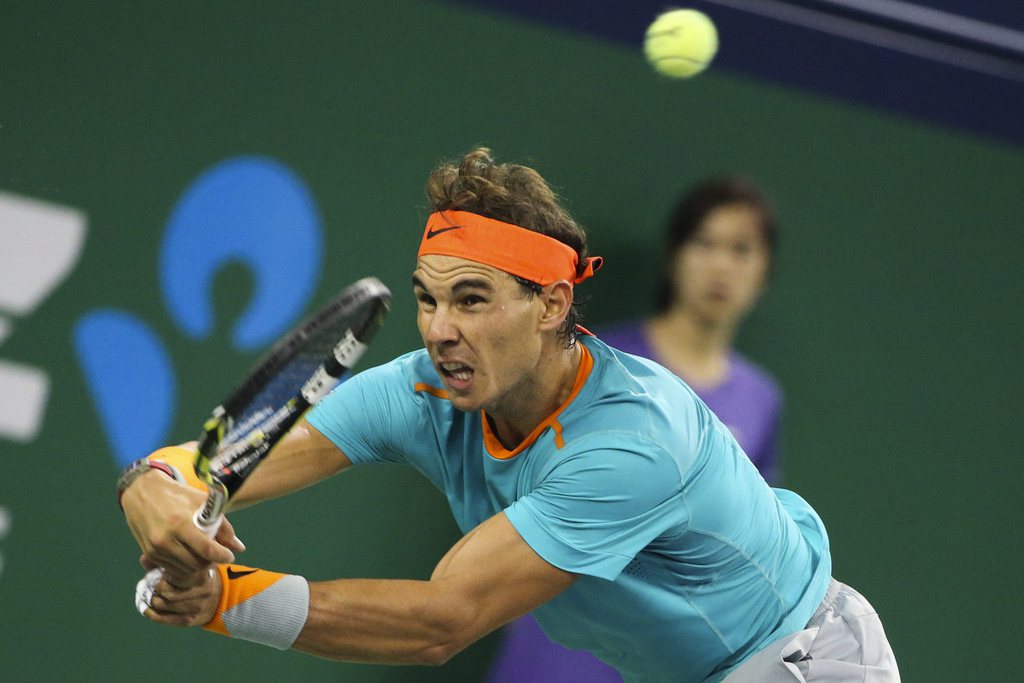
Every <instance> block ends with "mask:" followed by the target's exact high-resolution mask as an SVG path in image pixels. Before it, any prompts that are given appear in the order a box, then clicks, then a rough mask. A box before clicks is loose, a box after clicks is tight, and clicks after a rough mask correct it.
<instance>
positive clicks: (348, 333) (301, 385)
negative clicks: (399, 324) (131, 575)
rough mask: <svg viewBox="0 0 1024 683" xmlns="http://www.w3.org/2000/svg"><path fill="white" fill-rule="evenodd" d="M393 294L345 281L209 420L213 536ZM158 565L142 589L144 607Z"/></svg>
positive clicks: (204, 474)
mask: <svg viewBox="0 0 1024 683" xmlns="http://www.w3.org/2000/svg"><path fill="white" fill-rule="evenodd" d="M390 302H391V292H390V291H389V290H388V288H387V287H386V286H384V284H383V283H382V282H381V281H380V280H378V279H376V278H372V277H368V278H364V279H362V280H359V281H358V282H356V283H354V284H352V285H350V286H349V287H346V288H345V289H344V290H342V291H341V292H340V293H339V294H338V295H336V296H335V297H334V298H333V299H331V301H329V302H328V303H327V304H326V305H324V306H323V307H322V308H320V309H319V310H317V311H316V312H315V313H313V314H312V315H311V316H309V317H308V318H306V319H305V320H304V321H302V322H301V323H300V324H299V325H298V326H296V327H295V328H294V329H293V330H291V331H290V332H288V333H287V334H286V335H285V336H284V337H282V338H281V339H280V340H278V341H277V342H276V343H275V344H274V345H273V347H271V349H270V350H269V351H268V352H267V353H266V355H265V356H264V357H263V358H262V359H261V360H260V362H259V363H258V364H257V366H256V368H255V369H254V370H253V371H252V372H251V373H249V375H248V376H247V377H246V378H245V380H244V381H242V383H241V384H240V385H239V386H238V387H237V388H236V389H235V390H234V391H233V392H232V393H231V394H230V395H229V396H228V398H227V399H226V400H225V401H224V402H223V403H221V404H220V405H219V406H217V407H216V408H215V409H214V410H213V412H212V413H211V415H210V417H209V418H208V419H207V420H206V422H205V423H204V425H203V430H202V434H201V435H200V436H199V441H198V444H197V446H196V456H195V463H194V466H195V471H196V475H197V476H198V477H199V478H200V479H202V480H203V481H204V482H205V483H206V485H207V487H208V489H209V493H208V495H207V499H206V502H205V504H204V505H203V506H202V507H201V508H199V509H198V510H197V511H196V512H195V515H193V521H194V522H195V524H196V526H197V527H199V528H200V529H202V530H203V532H204V533H206V534H207V535H209V536H214V535H215V534H216V533H217V529H218V528H219V527H220V525H221V521H222V520H223V519H224V508H225V507H226V505H227V503H228V500H229V499H230V498H231V496H232V495H234V493H235V492H236V491H237V490H238V489H239V488H240V487H241V486H242V484H243V483H244V482H245V480H246V478H247V477H248V476H249V475H250V474H252V472H253V471H254V470H255V469H256V467H257V466H258V465H259V464H260V463H261V462H262V461H263V459H264V458H266V457H267V454H269V453H270V451H271V449H272V448H273V447H274V445H275V444H276V443H277V442H278V441H280V440H281V438H282V437H283V436H284V435H285V434H287V433H288V430H289V429H291V428H292V426H293V425H294V424H295V423H296V422H297V421H298V420H299V418H300V417H302V415H303V414H304V413H305V412H306V411H307V410H308V409H309V408H310V407H311V406H314V405H316V404H317V403H318V402H319V401H320V399H322V398H323V397H324V396H326V395H327V394H328V393H329V392H330V391H331V389H333V388H334V387H335V386H337V384H338V383H339V382H340V381H341V379H342V377H343V376H344V375H345V374H346V373H347V372H348V371H350V370H351V369H352V367H353V366H354V365H355V364H356V362H357V361H358V360H359V358H360V357H361V356H362V355H363V352H364V351H365V350H366V348H367V344H368V343H369V342H370V340H371V339H372V337H373V335H374V334H375V333H376V332H377V330H378V329H380V326H381V324H382V323H383V322H384V317H385V315H386V314H387V311H388V308H389V305H390ZM160 576H161V572H160V570H159V569H154V570H152V571H150V572H149V573H148V574H147V575H146V577H145V578H143V580H142V581H140V582H139V586H138V587H137V589H136V606H137V607H138V608H139V611H140V612H143V613H144V612H145V608H146V607H148V606H149V600H150V599H151V597H152V587H153V586H154V585H155V584H156V582H157V581H159V579H160Z"/></svg>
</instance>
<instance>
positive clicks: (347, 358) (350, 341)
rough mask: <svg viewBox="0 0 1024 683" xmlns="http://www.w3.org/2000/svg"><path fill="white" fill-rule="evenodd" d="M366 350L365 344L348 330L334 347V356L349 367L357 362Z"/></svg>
mask: <svg viewBox="0 0 1024 683" xmlns="http://www.w3.org/2000/svg"><path fill="white" fill-rule="evenodd" d="M365 352H366V344H364V343H363V342H361V341H359V340H358V339H356V335H354V334H353V333H352V330H349V331H348V332H346V333H345V336H344V337H342V339H341V341H340V342H338V344H337V345H336V346H335V347H334V357H335V359H337V361H338V362H339V363H341V364H342V365H343V366H345V367H346V368H351V367H352V366H353V365H355V364H356V363H358V362H359V359H360V358H362V357H363V353H365Z"/></svg>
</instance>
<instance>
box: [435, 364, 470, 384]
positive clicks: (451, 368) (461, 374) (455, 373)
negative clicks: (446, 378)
mask: <svg viewBox="0 0 1024 683" xmlns="http://www.w3.org/2000/svg"><path fill="white" fill-rule="evenodd" d="M441 368H442V369H443V370H444V371H445V372H447V373H448V374H449V375H451V376H452V377H454V378H455V379H458V380H467V379H469V378H470V377H471V376H472V374H473V371H472V370H470V369H469V368H468V367H466V366H465V365H463V364H462V363H441Z"/></svg>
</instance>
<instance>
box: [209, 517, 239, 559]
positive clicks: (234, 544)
mask: <svg viewBox="0 0 1024 683" xmlns="http://www.w3.org/2000/svg"><path fill="white" fill-rule="evenodd" d="M215 538H216V539H217V542H218V543H220V544H221V545H222V546H224V547H226V548H230V549H231V550H233V551H234V552H236V553H244V552H245V544H244V543H242V540H241V539H240V538H238V536H237V535H235V528H234V527H233V526H231V522H229V521H228V519H227V517H225V518H224V520H223V521H222V522H221V525H220V529H218V530H217V535H216V536H215ZM230 562H234V560H233V559H232V560H230Z"/></svg>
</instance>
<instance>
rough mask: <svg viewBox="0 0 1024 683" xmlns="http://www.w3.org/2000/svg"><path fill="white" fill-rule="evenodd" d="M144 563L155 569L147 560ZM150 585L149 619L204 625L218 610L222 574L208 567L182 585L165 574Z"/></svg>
mask: <svg viewBox="0 0 1024 683" xmlns="http://www.w3.org/2000/svg"><path fill="white" fill-rule="evenodd" d="M142 566H143V567H146V568H150V569H152V568H153V567H152V565H150V564H149V563H148V562H145V561H143V563H142ZM149 576H150V575H147V578H149ZM144 581H145V579H144ZM149 588H150V590H151V594H150V595H148V596H147V597H148V604H149V607H148V609H145V610H144V611H143V612H142V613H143V614H144V615H145V616H146V617H147V618H148V619H150V620H152V621H155V622H157V623H159V624H167V625H168V626H203V625H205V624H207V623H209V621H210V620H211V619H212V618H213V615H214V614H215V613H216V611H217V604H218V603H219V601H220V594H221V585H220V574H219V573H218V572H217V570H216V569H214V568H213V567H208V568H207V569H204V570H202V571H199V572H196V573H195V574H192V575H191V576H189V577H188V581H187V583H186V584H179V583H177V582H175V581H174V580H171V579H169V578H168V576H167V575H166V574H164V575H163V576H162V577H161V578H159V579H158V580H157V581H156V582H155V583H153V584H152V585H151V586H149ZM140 611H142V610H141V607H140Z"/></svg>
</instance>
